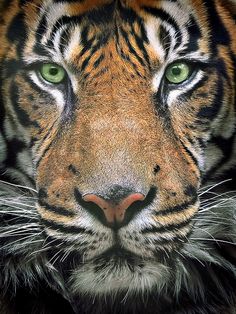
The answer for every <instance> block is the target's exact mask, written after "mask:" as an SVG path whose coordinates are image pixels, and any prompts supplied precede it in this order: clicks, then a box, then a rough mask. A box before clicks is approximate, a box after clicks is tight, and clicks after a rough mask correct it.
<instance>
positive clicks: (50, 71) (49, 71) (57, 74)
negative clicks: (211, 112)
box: [39, 63, 66, 84]
mask: <svg viewBox="0 0 236 314" xmlns="http://www.w3.org/2000/svg"><path fill="white" fill-rule="evenodd" d="M39 73H40V75H41V77H42V78H43V79H44V80H45V81H47V82H49V83H52V84H60V83H62V82H63V81H64V79H65V77H66V71H65V70H64V69H63V68H62V67H61V66H59V65H57V64H54V63H44V64H43V65H42V66H41V67H40V69H39Z"/></svg>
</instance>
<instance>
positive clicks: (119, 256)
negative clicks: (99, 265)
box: [93, 244, 144, 265]
mask: <svg viewBox="0 0 236 314" xmlns="http://www.w3.org/2000/svg"><path fill="white" fill-rule="evenodd" d="M111 260H113V261H114V260H115V261H117V262H126V263H127V264H128V265H129V264H131V265H134V264H140V263H144V259H143V258H142V257H141V256H139V255H137V254H135V253H133V252H131V251H129V250H126V249H124V248H122V247H121V246H120V245H117V244H115V245H113V246H112V247H111V248H109V249H107V250H106V251H105V252H103V253H102V254H100V255H98V256H96V257H95V258H94V259H93V262H94V263H96V262H109V261H111Z"/></svg>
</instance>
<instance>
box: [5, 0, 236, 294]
mask: <svg viewBox="0 0 236 314" xmlns="http://www.w3.org/2000/svg"><path fill="white" fill-rule="evenodd" d="M5 7H6V9H5V11H4V16H3V22H2V24H1V35H0V36H1V42H3V46H2V47H1V49H0V58H1V60H2V64H3V69H4V71H3V75H2V77H3V91H4V94H3V95H4V97H5V98H4V99H5V100H4V101H5V103H6V104H7V105H6V106H5V119H4V122H3V126H4V129H5V130H6V129H7V130H11V131H8V132H9V135H8V139H9V141H10V140H12V139H14V138H18V143H17V145H18V146H17V147H19V146H20V147H21V150H19V152H18V154H17V157H16V160H15V164H18V165H21V170H22V172H23V169H24V176H25V177H24V180H25V182H29V181H30V180H31V181H33V182H35V186H36V189H37V192H38V194H37V195H38V199H37V204H36V209H35V211H36V212H37V214H38V217H39V224H40V226H41V228H42V231H43V234H42V237H43V239H44V240H45V242H50V250H51V253H50V254H52V256H55V254H58V256H60V258H59V259H58V260H56V261H55V263H54V267H55V268H56V269H57V270H59V273H60V276H61V277H62V278H63V279H62V281H63V284H64V286H65V287H66V288H65V290H67V291H69V293H70V295H73V296H76V295H78V294H86V295H88V294H89V295H90V294H91V295H98V296H103V295H110V294H111V293H112V294H116V293H118V292H127V293H130V294H132V293H140V292H145V291H151V290H155V291H157V292H158V293H159V292H160V291H162V289H163V287H167V286H168V285H171V283H173V278H176V276H177V275H176V273H175V272H176V271H177V269H178V264H179V263H180V260H182V254H183V252H184V250H186V247H188V245H189V239H190V238H191V235H192V233H193V228H194V223H195V217H196V216H197V215H198V212H199V207H200V202H199V189H200V188H201V187H202V185H203V184H204V182H205V181H206V180H207V179H208V178H210V179H212V180H214V178H215V177H217V176H220V175H221V174H222V173H224V170H225V169H226V168H227V169H228V168H230V167H231V166H233V165H234V164H235V162H234V158H235V154H236V152H235V151H236V150H234V151H233V148H232V151H231V154H230V157H229V158H228V159H227V165H226V164H225V161H224V158H225V152H224V150H223V149H224V148H223V146H221V145H220V144H219V143H220V141H219V140H217V139H219V138H220V139H221V140H222V141H225V142H224V143H232V145H231V147H233V145H235V105H234V96H235V90H234V78H235V70H234V65H235V63H234V62H235V52H236V41H235V38H234V36H235V35H234V34H235V32H236V28H235V24H234V22H233V19H232V17H231V16H230V12H229V7H228V2H227V5H226V2H224V3H223V1H209V2H208V3H205V2H204V1H197V0H196V1H195V0H188V1H151V0H150V1H142V0H137V1H128V0H120V1H107V0H100V1H89V0H88V1H77V2H76V1H74V2H73V1H46V0H44V1H43V0H34V1H29V2H27V1H26V2H25V3H24V4H23V5H22V4H20V1H17V0H15V1H12V2H11V4H10V5H9V6H8V5H7V4H5ZM3 9H4V8H3ZM13 13H14V16H13ZM16 30H17V31H16ZM5 132H6V131H5ZM13 134H14V135H13ZM17 149H18V148H17ZM26 152H27V154H28V155H27V156H28V157H27V158H28V159H29V162H28V161H27V160H26V159H25V158H26V157H25V156H26V155H24V154H25V153H26ZM31 160H32V162H30V161H31ZM22 165H24V167H23V166H22ZM8 171H9V174H10V175H12V174H11V173H10V170H8ZM27 180H28V181H27ZM43 254H46V255H47V254H49V253H48V252H46V253H43ZM50 254H49V255H50Z"/></svg>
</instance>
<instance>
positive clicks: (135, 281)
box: [70, 259, 170, 297]
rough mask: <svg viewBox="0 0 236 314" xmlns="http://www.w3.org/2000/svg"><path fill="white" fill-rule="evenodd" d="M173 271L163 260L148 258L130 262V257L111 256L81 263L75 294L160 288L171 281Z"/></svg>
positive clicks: (72, 284)
mask: <svg viewBox="0 0 236 314" xmlns="http://www.w3.org/2000/svg"><path fill="white" fill-rule="evenodd" d="M169 279H170V272H169V269H168V267H167V266H164V265H163V264H160V263H154V262H145V263H143V265H138V264H137V265H129V264H128V263H127V262H126V261H119V262H118V261H117V260H113V259H111V260H109V261H107V262H106V263H99V262H98V263H97V264H95V263H88V264H85V265H81V266H80V267H79V268H78V269H77V270H75V271H74V272H73V274H72V276H71V280H70V287H71V288H72V292H73V294H84V295H92V296H97V297H102V296H105V295H111V296H112V295H115V294H117V293H119V292H125V293H126V294H127V295H128V294H131V295H132V294H137V293H144V292H145V293H146V292H148V291H151V290H152V291H153V290H154V291H156V292H160V291H161V290H162V289H163V288H164V287H165V286H166V284H167V283H168V281H169Z"/></svg>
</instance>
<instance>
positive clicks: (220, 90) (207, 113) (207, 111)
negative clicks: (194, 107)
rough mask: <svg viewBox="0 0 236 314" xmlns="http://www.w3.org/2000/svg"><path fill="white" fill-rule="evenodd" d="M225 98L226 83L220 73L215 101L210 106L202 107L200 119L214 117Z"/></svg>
mask: <svg viewBox="0 0 236 314" xmlns="http://www.w3.org/2000/svg"><path fill="white" fill-rule="evenodd" d="M223 98H224V84H223V80H222V77H221V76H220V74H219V78H218V81H217V85H216V88H215V96H214V100H213V102H212V103H211V104H210V105H209V106H204V107H202V108H201V109H200V110H199V111H198V114H197V117H198V118H199V119H209V120H212V119H214V118H215V117H216V116H217V115H218V113H219V111H220V108H221V107H222V105H223Z"/></svg>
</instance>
